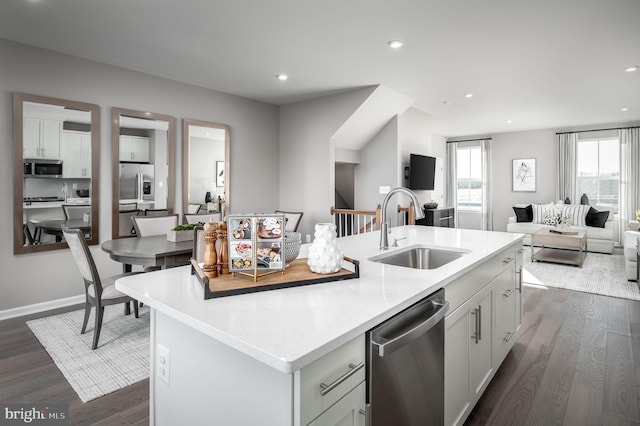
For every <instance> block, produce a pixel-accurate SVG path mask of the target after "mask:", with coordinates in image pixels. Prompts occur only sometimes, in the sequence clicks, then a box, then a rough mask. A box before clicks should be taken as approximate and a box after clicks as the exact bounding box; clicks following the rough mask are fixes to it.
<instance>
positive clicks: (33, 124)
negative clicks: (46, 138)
mask: <svg viewBox="0 0 640 426" xmlns="http://www.w3.org/2000/svg"><path fill="white" fill-rule="evenodd" d="M22 152H23V154H22V156H23V158H38V157H40V120H38V119H37V118H30V117H24V121H23V125H22Z"/></svg>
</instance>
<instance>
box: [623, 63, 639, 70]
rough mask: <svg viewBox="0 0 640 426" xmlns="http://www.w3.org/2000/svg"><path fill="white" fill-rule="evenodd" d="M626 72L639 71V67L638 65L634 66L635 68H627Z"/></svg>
mask: <svg viewBox="0 0 640 426" xmlns="http://www.w3.org/2000/svg"><path fill="white" fill-rule="evenodd" d="M624 70H625V71H626V72H634V71H638V66H637V65H634V66H631V67H627V68H625V69H624Z"/></svg>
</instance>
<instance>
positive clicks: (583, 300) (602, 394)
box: [0, 287, 640, 426]
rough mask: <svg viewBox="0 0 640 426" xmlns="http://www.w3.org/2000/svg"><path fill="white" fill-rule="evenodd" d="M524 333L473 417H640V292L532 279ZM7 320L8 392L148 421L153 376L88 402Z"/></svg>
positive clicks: (4, 371) (0, 378)
mask: <svg viewBox="0 0 640 426" xmlns="http://www.w3.org/2000/svg"><path fill="white" fill-rule="evenodd" d="M524 296H525V301H524V319H523V326H522V330H521V334H520V336H519V339H518V341H517V342H516V344H515V346H514V348H513V350H512V351H511V352H510V353H509V355H508V356H507V358H506V359H505V361H504V363H503V364H502V366H501V368H500V369H499V370H498V372H497V373H496V376H495V378H494V380H493V382H492V383H491V384H490V385H489V387H488V388H487V390H486V392H485V393H484V395H483V397H482V399H481V400H480V401H479V402H478V404H477V406H476V408H475V409H474V410H473V412H472V413H471V415H470V416H469V419H468V420H467V422H466V424H467V425H500V426H502V425H544V426H550V425H571V426H572V425H580V426H582V425H607V426H608V425H640V414H639V410H638V405H639V402H638V395H639V394H640V392H639V385H640V302H636V301H631V300H623V299H616V298H611V297H604V296H597V295H591V294H587V293H579V292H574V291H568V290H559V289H553V288H550V289H538V288H533V287H525V288H524ZM76 309H80V306H73V307H68V308H64V309H58V310H56V311H49V312H46V313H41V314H37V315H31V316H29V317H21V318H15V319H11V320H6V321H0V401H2V402H18V403H20V402H49V403H67V404H69V412H70V423H71V424H73V425H94V424H101V425H109V426H110V425H146V424H148V423H149V381H148V380H145V381H143V382H140V383H137V384H135V385H132V386H129V387H127V388H125V389H122V390H120V391H117V392H114V393H112V394H109V395H106V396H104V397H101V398H98V399H95V400H93V401H90V402H87V403H83V402H82V401H80V399H78V396H77V395H76V393H75V392H74V391H73V389H72V388H71V386H70V385H69V384H68V382H67V381H66V379H65V378H64V376H63V375H62V373H60V370H58V368H57V367H56V366H55V364H54V363H53V361H52V360H51V358H50V357H49V355H48V354H47V352H46V351H45V350H44V349H43V348H42V346H41V345H40V343H39V342H38V341H37V339H36V338H35V337H34V335H33V334H32V333H31V331H30V330H29V328H28V327H27V326H26V325H25V321H28V320H30V319H33V318H38V317H43V316H48V315H53V314H56V313H61V312H67V311H72V310H76Z"/></svg>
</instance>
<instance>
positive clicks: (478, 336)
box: [471, 305, 482, 345]
mask: <svg viewBox="0 0 640 426" xmlns="http://www.w3.org/2000/svg"><path fill="white" fill-rule="evenodd" d="M471 315H475V328H476V329H475V332H474V333H473V335H472V336H471V338H472V339H473V340H474V341H475V343H476V345H477V344H478V342H479V341H480V340H482V306H481V305H479V306H478V307H477V308H475V309H474V310H473V311H471Z"/></svg>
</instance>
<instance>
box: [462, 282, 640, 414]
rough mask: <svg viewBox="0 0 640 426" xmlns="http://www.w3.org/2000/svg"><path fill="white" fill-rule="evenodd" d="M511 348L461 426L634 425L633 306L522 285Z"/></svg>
mask: <svg viewBox="0 0 640 426" xmlns="http://www.w3.org/2000/svg"><path fill="white" fill-rule="evenodd" d="M524 296H525V299H524V308H523V312H524V318H523V325H522V330H521V333H520V336H519V339H518V341H517V342H516V344H515V346H514V347H513V349H512V350H511V352H510V353H509V355H508V356H507V358H506V359H505V360H504V362H503V364H502V366H501V367H500V369H499V370H498V371H497V373H496V375H495V377H494V379H493V381H492V382H491V384H490V385H489V387H488V388H487V390H486V391H485V393H484V395H483V396H482V398H481V399H480V401H479V402H478V404H477V405H476V407H475V409H474V410H473V412H472V413H471V414H470V416H469V418H468V419H467V422H466V423H465V424H466V425H544V426H551V425H567V426H569V425H571V426H572V425H576V426H577V425H580V426H583V425H606V426H609V425H640V412H639V410H638V405H639V402H638V396H639V395H640V393H639V385H640V302H637V301H632V300H625V299H617V298H613V297H605V296H598V295H592V294H588V293H580V292H575V291H569V290H560V289H553V288H549V289H539V288H534V287H525V288H524Z"/></svg>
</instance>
